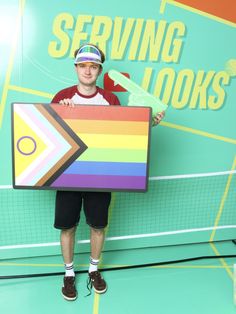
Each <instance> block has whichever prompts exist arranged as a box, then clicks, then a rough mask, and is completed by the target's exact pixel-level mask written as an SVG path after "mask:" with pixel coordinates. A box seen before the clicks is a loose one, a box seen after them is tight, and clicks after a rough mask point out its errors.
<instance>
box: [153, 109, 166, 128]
mask: <svg viewBox="0 0 236 314" xmlns="http://www.w3.org/2000/svg"><path fill="white" fill-rule="evenodd" d="M164 116H165V111H162V112H159V113H157V115H156V116H155V117H154V118H153V120H152V121H153V123H152V125H153V126H155V125H157V124H159V123H160V122H161V120H162V119H163V118H164Z"/></svg>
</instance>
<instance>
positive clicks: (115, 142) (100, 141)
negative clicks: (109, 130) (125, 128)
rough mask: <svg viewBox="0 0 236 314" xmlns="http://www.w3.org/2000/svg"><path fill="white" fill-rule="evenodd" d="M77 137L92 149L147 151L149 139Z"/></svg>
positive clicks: (133, 136)
mask: <svg viewBox="0 0 236 314" xmlns="http://www.w3.org/2000/svg"><path fill="white" fill-rule="evenodd" d="M77 135H78V136H79V137H80V138H81V140H82V141H83V142H84V143H85V144H86V145H87V146H88V147H90V148H95V147H96V148H123V149H127V148H128V149H147V146H148V137H147V136H143V135H137V136H136V135H114V134H112V135H108V134H80V133H77Z"/></svg>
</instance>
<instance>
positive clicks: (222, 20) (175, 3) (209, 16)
mask: <svg viewBox="0 0 236 314" xmlns="http://www.w3.org/2000/svg"><path fill="white" fill-rule="evenodd" d="M166 2H168V3H169V4H172V5H174V6H176V7H179V8H182V9H185V10H187V11H190V12H193V13H197V14H199V15H202V16H205V17H207V18H210V19H212V20H215V21H217V22H220V23H223V24H226V25H229V26H232V27H236V24H235V23H233V22H230V21H227V20H225V19H222V18H220V17H217V16H215V15H212V14H210V13H206V12H203V11H200V10H198V9H195V8H192V7H190V6H187V5H185V4H182V3H179V2H176V1H174V0H166Z"/></svg>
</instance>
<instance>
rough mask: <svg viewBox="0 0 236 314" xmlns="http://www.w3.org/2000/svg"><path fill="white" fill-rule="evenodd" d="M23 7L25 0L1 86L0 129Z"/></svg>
mask: <svg viewBox="0 0 236 314" xmlns="http://www.w3.org/2000/svg"><path fill="white" fill-rule="evenodd" d="M24 7H25V0H19V11H18V16H17V21H16V34H15V38H14V42H13V45H12V50H11V54H10V58H9V64H8V67H7V72H6V78H5V82H4V86H3V92H2V98H1V105H0V129H1V127H2V120H3V114H4V110H5V106H6V101H7V94H8V88H9V83H10V79H11V73H12V69H13V64H14V59H15V54H16V47H17V41H18V36H19V32H20V28H21V20H22V16H23V12H24Z"/></svg>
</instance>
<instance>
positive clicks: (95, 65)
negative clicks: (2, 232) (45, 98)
mask: <svg viewBox="0 0 236 314" xmlns="http://www.w3.org/2000/svg"><path fill="white" fill-rule="evenodd" d="M74 56H75V60H74V64H75V70H76V73H77V76H78V85H75V86H71V87H68V88H66V89H63V90H61V91H60V92H58V93H57V94H56V95H55V96H54V98H53V99H52V103H59V104H62V105H65V106H69V107H73V106H74V105H76V104H83V105H84V104H89V105H120V102H119V100H118V98H117V97H116V96H115V95H114V94H112V93H110V92H107V91H105V90H104V89H101V88H99V87H97V86H96V81H97V78H98V76H99V75H100V74H101V72H102V64H103V62H104V61H105V56H104V53H103V52H102V51H101V50H100V49H99V48H98V47H97V46H95V45H92V44H85V45H83V46H81V47H80V48H79V49H77V50H76V51H75V54H74ZM162 117H163V114H159V115H157V117H156V118H155V120H154V123H155V124H158V123H159V122H160V120H161V119H162ZM110 201H111V193H110V192H86V191H81V192H80V191H57V194H56V210H55V223H54V226H55V228H58V229H60V230H61V249H62V255H63V259H64V264H65V276H64V279H63V281H64V284H63V287H62V294H63V296H64V298H65V299H66V300H75V299H76V298H77V291H76V287H75V272H74V266H73V256H74V242H75V232H76V227H77V225H78V223H79V219H80V211H81V207H82V203H83V207H84V213H85V217H86V222H87V224H88V225H89V226H90V246H91V255H90V266H89V270H88V279H89V284H91V285H92V287H93V289H94V291H95V292H97V293H104V292H106V290H107V284H106V282H105V280H104V279H103V278H102V276H101V274H100V272H99V270H98V264H99V259H100V255H101V252H102V248H103V243H104V235H105V232H104V228H105V227H106V226H107V222H108V208H109V205H110Z"/></svg>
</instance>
